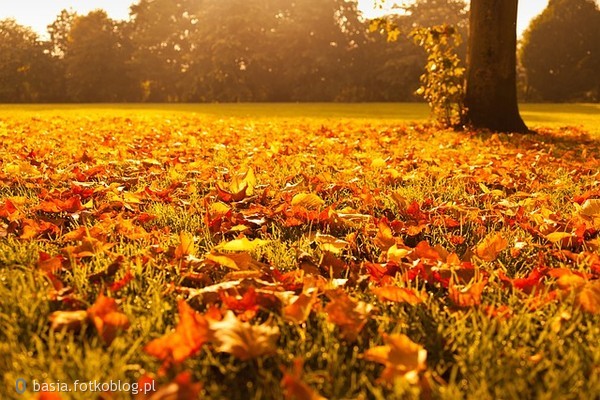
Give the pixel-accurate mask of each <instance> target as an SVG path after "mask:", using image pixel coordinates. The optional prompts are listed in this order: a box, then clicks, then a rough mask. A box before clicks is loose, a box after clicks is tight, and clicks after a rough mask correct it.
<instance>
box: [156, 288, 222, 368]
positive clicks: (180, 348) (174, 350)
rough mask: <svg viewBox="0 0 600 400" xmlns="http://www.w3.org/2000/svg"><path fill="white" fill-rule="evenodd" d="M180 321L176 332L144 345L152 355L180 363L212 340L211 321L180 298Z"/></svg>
mask: <svg viewBox="0 0 600 400" xmlns="http://www.w3.org/2000/svg"><path fill="white" fill-rule="evenodd" d="M177 307H178V310H179V323H178V324H177V327H176V328H175V331H174V332H171V333H167V334H165V335H164V336H162V337H160V338H157V339H154V340H152V341H151V342H150V343H148V344H147V345H146V346H145V347H144V351H145V352H146V353H148V354H150V355H151V356H154V357H156V358H158V359H160V360H163V361H166V362H171V361H173V362H176V363H180V362H182V361H184V360H185V359H186V358H188V357H190V356H192V355H194V354H196V353H197V352H198V351H199V350H200V348H201V347H202V345H203V344H204V343H206V342H207V341H209V340H210V338H211V331H210V329H209V323H208V321H207V320H206V318H204V317H203V316H202V315H201V314H199V313H197V312H196V311H195V310H194V309H193V308H191V307H190V306H189V305H188V304H187V303H186V302H185V300H179V303H178V305H177Z"/></svg>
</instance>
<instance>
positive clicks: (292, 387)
mask: <svg viewBox="0 0 600 400" xmlns="http://www.w3.org/2000/svg"><path fill="white" fill-rule="evenodd" d="M302 364H303V361H302V359H299V358H298V359H296V360H294V365H293V367H292V372H291V373H289V372H288V371H287V370H285V369H284V368H282V369H283V378H282V379H281V387H282V388H283V391H284V396H285V399H286V400H325V397H323V396H321V395H320V394H319V393H317V392H316V391H315V390H313V389H312V388H311V387H310V386H308V385H307V384H306V383H304V382H303V381H302Z"/></svg>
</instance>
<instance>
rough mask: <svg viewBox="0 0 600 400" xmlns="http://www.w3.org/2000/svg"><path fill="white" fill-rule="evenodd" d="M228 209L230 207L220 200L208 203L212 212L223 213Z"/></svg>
mask: <svg viewBox="0 0 600 400" xmlns="http://www.w3.org/2000/svg"><path fill="white" fill-rule="evenodd" d="M229 210H231V207H229V206H228V205H227V204H225V203H221V202H220V201H217V202H215V203H212V204H211V205H210V212H211V213H213V214H219V215H225V214H227V213H228V212H229Z"/></svg>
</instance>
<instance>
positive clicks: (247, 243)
mask: <svg viewBox="0 0 600 400" xmlns="http://www.w3.org/2000/svg"><path fill="white" fill-rule="evenodd" d="M267 243H268V240H263V239H254V240H248V238H246V237H243V238H241V239H234V240H232V241H229V242H224V243H220V244H219V245H217V246H216V247H215V249H217V250H226V251H252V250H255V249H256V248H258V247H260V246H264V245H265V244H267Z"/></svg>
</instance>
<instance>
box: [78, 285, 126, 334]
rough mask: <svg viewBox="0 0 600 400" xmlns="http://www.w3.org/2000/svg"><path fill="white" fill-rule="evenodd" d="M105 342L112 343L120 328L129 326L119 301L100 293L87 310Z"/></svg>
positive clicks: (123, 328)
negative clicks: (120, 308)
mask: <svg viewBox="0 0 600 400" xmlns="http://www.w3.org/2000/svg"><path fill="white" fill-rule="evenodd" d="M87 313H88V317H89V318H90V319H91V320H92V322H93V323H94V325H95V326H96V329H97V330H98V333H99V334H100V336H101V337H102V339H103V340H104V343H106V344H108V345H110V344H111V343H112V341H113V340H114V339H115V337H116V336H117V332H118V331H119V330H125V329H127V328H129V319H128V318H127V315H125V314H123V313H122V312H120V311H119V310H118V306H117V302H116V300H115V299H113V298H111V297H106V296H104V294H102V293H100V296H98V298H97V299H96V302H95V303H94V304H92V306H91V307H90V308H88V310H87Z"/></svg>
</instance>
